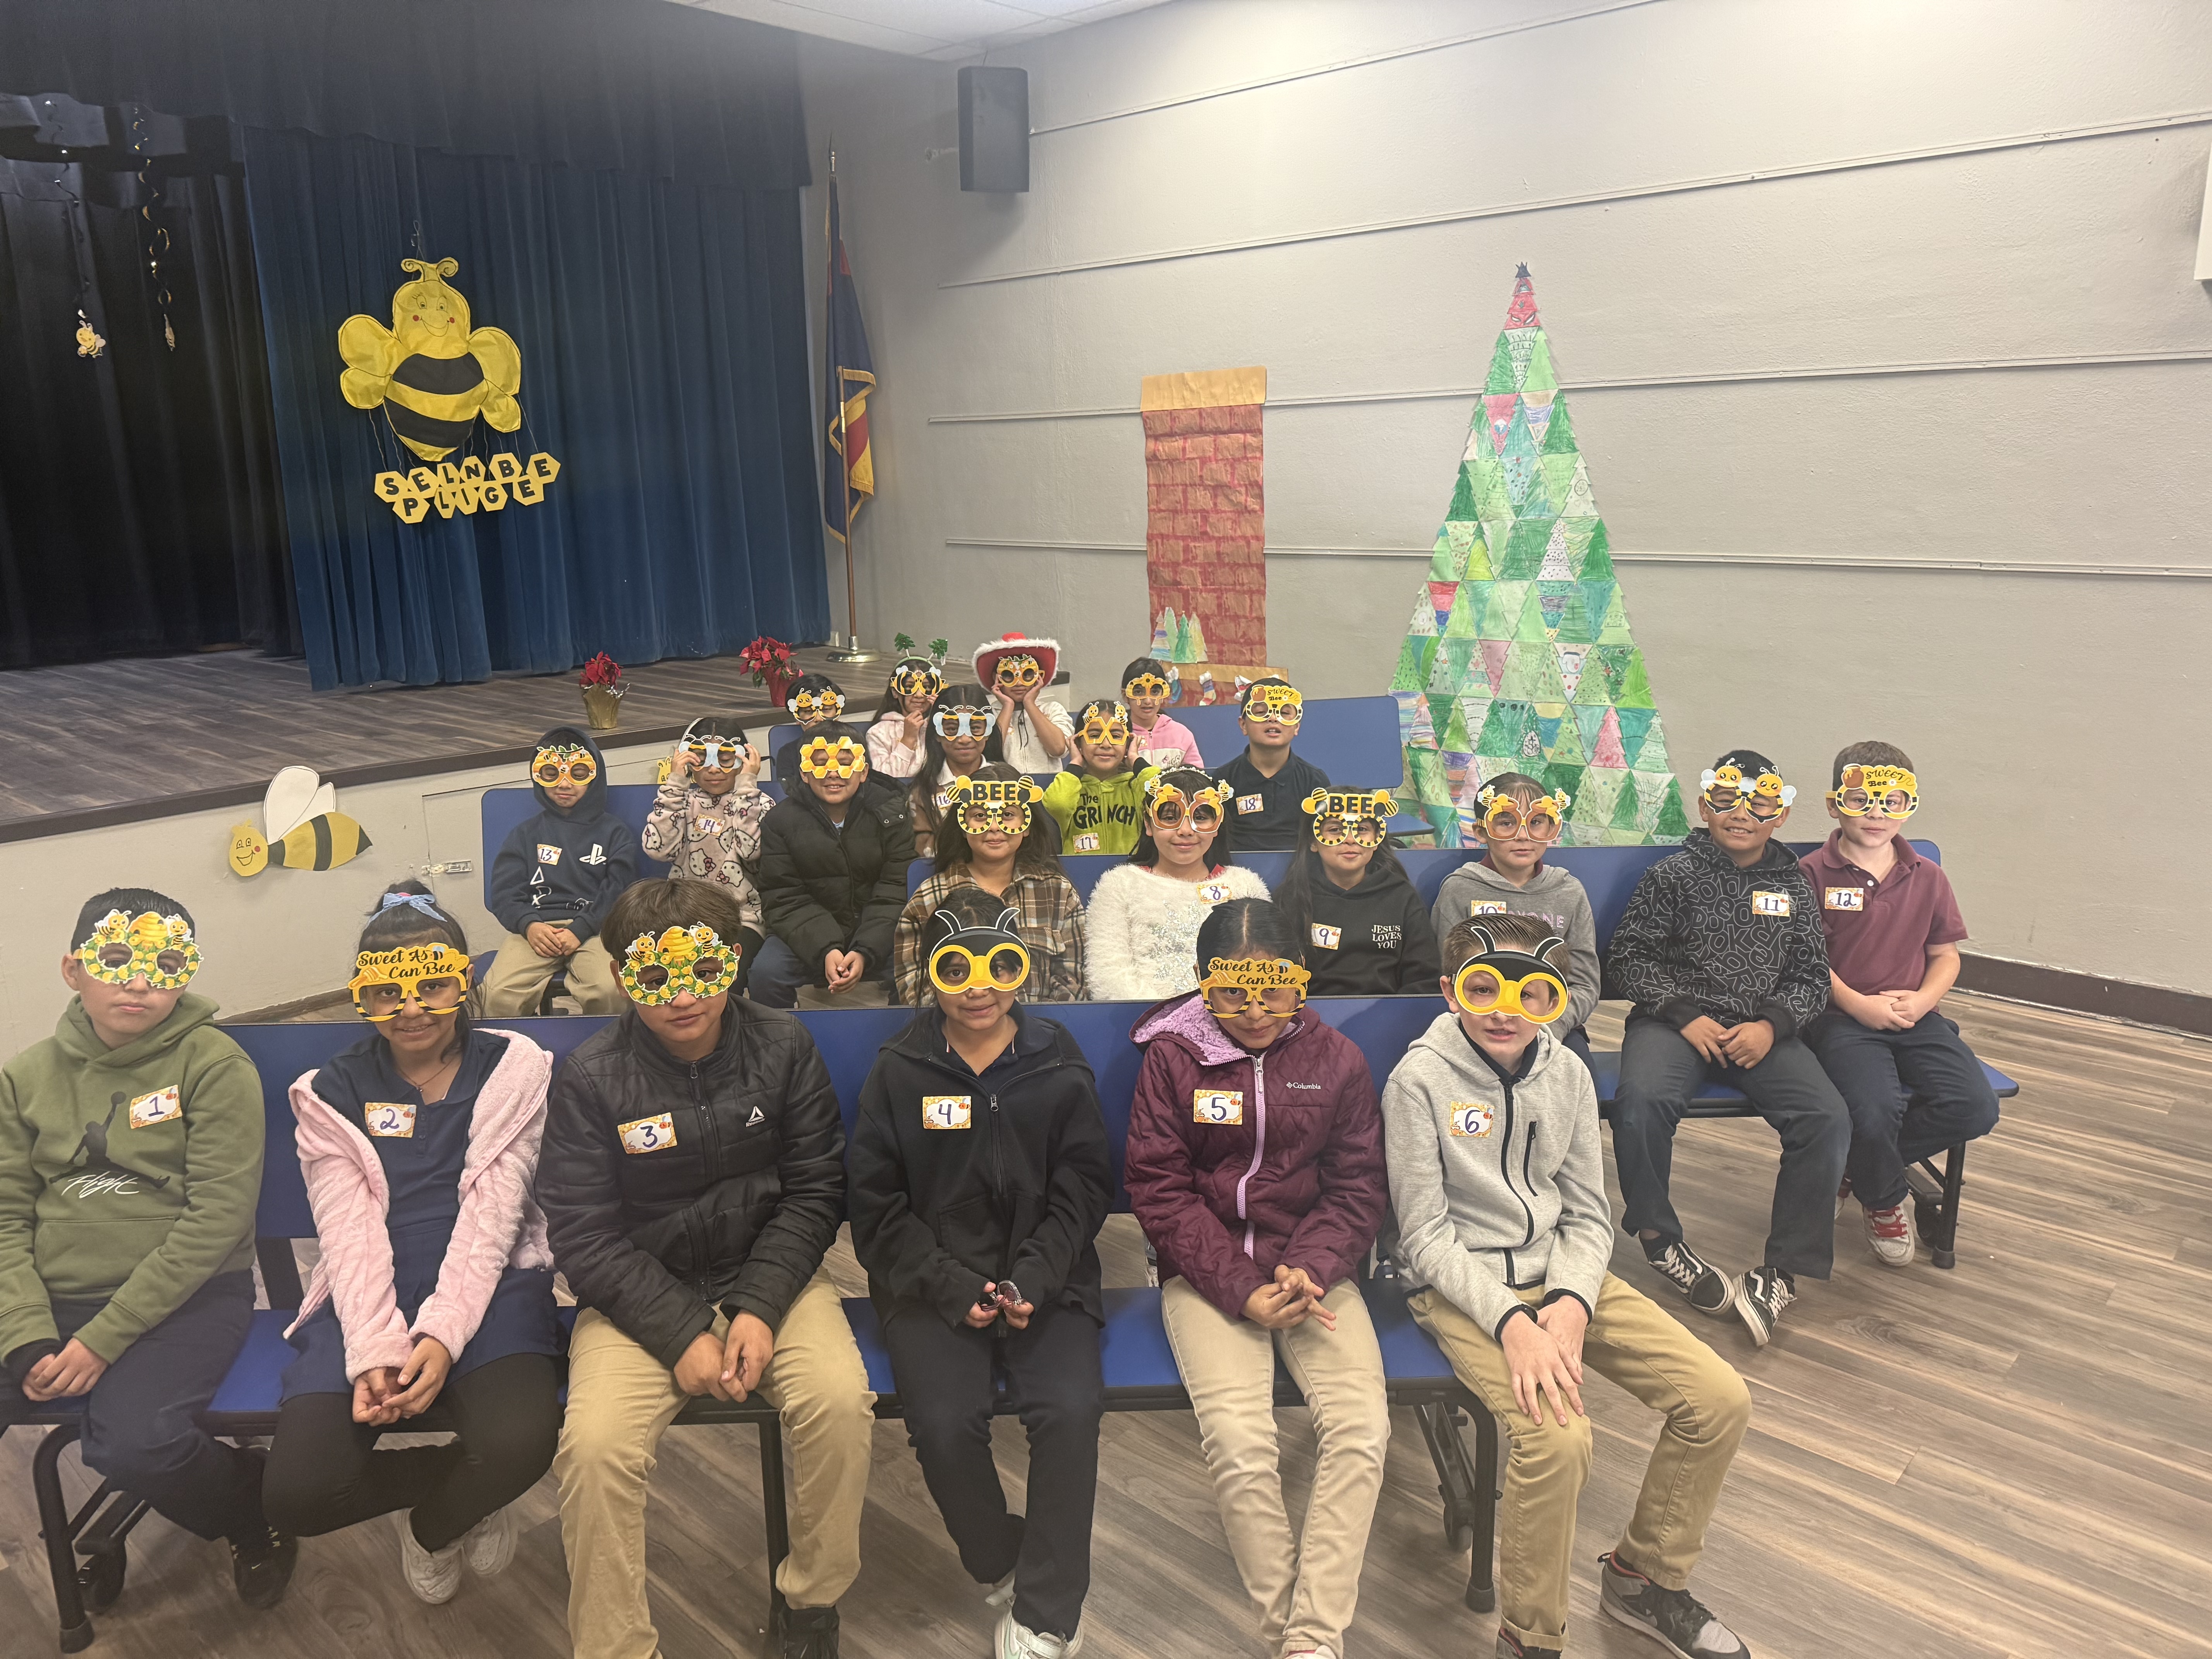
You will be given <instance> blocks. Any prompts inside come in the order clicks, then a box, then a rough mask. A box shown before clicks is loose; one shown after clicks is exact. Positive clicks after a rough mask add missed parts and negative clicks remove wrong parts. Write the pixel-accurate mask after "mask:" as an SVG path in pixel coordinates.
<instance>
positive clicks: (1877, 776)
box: [1828, 766, 1920, 818]
mask: <svg viewBox="0 0 2212 1659" xmlns="http://www.w3.org/2000/svg"><path fill="white" fill-rule="evenodd" d="M1828 799H1830V800H1832V801H1833V802H1835V804H1836V811H1838V812H1841V813H1842V814H1843V815H1844V817H1847V818H1863V817H1866V816H1867V814H1869V812H1875V811H1879V812H1880V813H1881V815H1882V817H1886V818H1909V817H1911V816H1912V815H1913V814H1914V813H1915V812H1917V811H1919V810H1920V780H1919V779H1917V778H1916V777H1914V776H1913V775H1912V774H1911V773H1910V772H1908V771H1906V770H1905V768H1903V767H1901V766H1846V767H1845V768H1844V777H1843V781H1842V782H1841V783H1840V784H1838V786H1837V787H1836V788H1835V789H1834V791H1833V792H1832V793H1830V795H1829V796H1828Z"/></svg>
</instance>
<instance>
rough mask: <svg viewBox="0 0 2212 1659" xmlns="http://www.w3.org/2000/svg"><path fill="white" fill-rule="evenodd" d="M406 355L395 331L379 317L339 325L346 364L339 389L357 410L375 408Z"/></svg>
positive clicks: (341, 353) (352, 319)
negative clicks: (396, 337)
mask: <svg viewBox="0 0 2212 1659" xmlns="http://www.w3.org/2000/svg"><path fill="white" fill-rule="evenodd" d="M405 355H406V354H405V353H404V352H403V351H401V349H399V342H398V340H396V339H394V338H393V337H392V331H391V330H390V329H388V328H386V327H385V325H383V324H382V323H380V322H378V321H377V320H376V319H375V318H374V317H363V316H360V315H355V316H351V317H349V318H347V319H345V321H344V322H343V323H341V324H340V325H338V356H341V357H343V359H345V365H346V369H345V373H344V374H341V375H339V376H338V390H339V391H340V392H343V394H344V396H345V400H346V401H347V402H348V403H349V404H352V405H353V406H354V407H355V408H356V409H374V408H375V407H376V406H377V405H378V404H380V403H382V402H383V401H384V389H385V387H386V385H388V384H389V383H390V381H391V380H392V370H393V369H395V368H398V367H399V361H400V359H401V358H402V357H403V356H405Z"/></svg>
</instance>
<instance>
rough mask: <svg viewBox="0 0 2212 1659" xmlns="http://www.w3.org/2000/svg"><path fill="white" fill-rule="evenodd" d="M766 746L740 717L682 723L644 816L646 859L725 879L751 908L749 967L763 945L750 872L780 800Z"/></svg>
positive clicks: (745, 960) (745, 964) (674, 870)
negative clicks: (764, 774)
mask: <svg viewBox="0 0 2212 1659" xmlns="http://www.w3.org/2000/svg"><path fill="white" fill-rule="evenodd" d="M760 770H761V757H760V751H759V750H757V749H755V748H754V747H753V744H752V739H751V738H749V737H747V736H746V734H745V727H744V721H743V720H739V719H738V716H736V715H735V714H702V715H700V716H699V717H698V718H697V719H696V720H693V721H692V722H691V723H690V725H689V726H685V727H684V735H683V736H682V737H681V738H678V739H677V740H676V748H675V750H674V751H673V752H672V753H671V755H670V756H669V757H668V776H667V777H666V778H665V780H663V781H662V783H661V785H660V789H659V793H657V794H656V795H655V796H654V797H653V810H652V811H650V812H648V813H647V814H646V818H645V835H644V837H643V839H642V842H641V844H642V845H643V847H644V848H645V855H646V857H647V858H649V859H651V860H653V861H654V862H655V863H657V864H665V865H667V866H669V873H670V874H671V875H676V876H690V878H692V879H693V880H695V881H714V882H720V884H722V885H723V886H725V887H726V888H728V889H729V890H731V891H732V892H733V893H735V894H736V895H737V897H738V908H741V909H743V910H744V913H745V927H744V932H745V934H746V937H745V939H744V940H743V941H742V944H743V948H744V951H745V955H744V957H741V958H739V961H740V963H741V969H740V977H739V979H738V991H739V993H740V994H742V993H743V992H744V978H743V972H744V970H749V969H750V968H751V966H752V963H751V957H753V956H754V955H757V953H758V952H759V950H760V945H761V936H762V927H761V909H760V893H759V891H758V890H757V889H756V888H755V887H754V885H753V878H752V875H751V869H752V866H753V863H754V860H757V859H758V858H759V857H760V844H761V838H760V827H761V820H762V819H763V818H765V817H767V816H768V813H769V808H770V807H771V806H773V805H775V802H774V801H772V800H770V799H769V798H768V796H767V795H766V794H764V793H763V792H762V790H761V787H760Z"/></svg>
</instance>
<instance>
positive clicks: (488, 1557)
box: [461, 1505, 520, 1578]
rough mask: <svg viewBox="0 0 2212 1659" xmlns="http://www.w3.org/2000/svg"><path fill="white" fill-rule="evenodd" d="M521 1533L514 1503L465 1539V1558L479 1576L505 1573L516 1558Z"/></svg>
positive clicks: (469, 1530) (476, 1526)
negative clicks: (516, 1523)
mask: <svg viewBox="0 0 2212 1659" xmlns="http://www.w3.org/2000/svg"><path fill="white" fill-rule="evenodd" d="M518 1537H520V1528H517V1527H516V1526H515V1524H514V1510H513V1506H512V1505H510V1506H508V1507H507V1508H503V1509H496V1510H493V1511H492V1512H491V1513H490V1514H489V1515H487V1516H484V1518H483V1520H481V1521H479V1522H477V1523H476V1525H474V1526H473V1527H471V1528H469V1529H468V1532H467V1534H466V1535H465V1536H464V1537H463V1538H462V1540H461V1559H463V1560H465V1561H466V1562H467V1563H468V1564H469V1571H471V1572H472V1573H474V1574H476V1576H477V1577H479V1578H489V1577H491V1576H492V1575H493V1574H494V1573H501V1572H505V1571H507V1568H508V1566H509V1565H512V1564H513V1560H514V1543H515V1540H516V1539H517V1538H518Z"/></svg>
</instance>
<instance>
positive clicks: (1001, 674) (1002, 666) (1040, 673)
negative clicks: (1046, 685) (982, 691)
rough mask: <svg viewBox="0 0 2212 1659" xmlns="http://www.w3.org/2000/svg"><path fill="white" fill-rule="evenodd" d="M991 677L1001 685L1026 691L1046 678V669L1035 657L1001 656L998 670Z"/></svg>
mask: <svg viewBox="0 0 2212 1659" xmlns="http://www.w3.org/2000/svg"><path fill="white" fill-rule="evenodd" d="M991 678H992V679H993V680H994V681H995V682H996V683H997V684H1000V685H1001V686H1008V687H1012V689H1014V690H1020V691H1026V690H1029V689H1030V687H1031V686H1033V685H1035V684H1036V683H1037V682H1038V681H1039V680H1042V678H1044V670H1042V668H1040V667H1038V666H1037V659H1036V658H1035V657H1019V656H1016V657H1001V658H1000V659H999V667H998V671H997V672H996V673H994V674H993V675H992V677H991Z"/></svg>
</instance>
